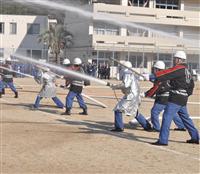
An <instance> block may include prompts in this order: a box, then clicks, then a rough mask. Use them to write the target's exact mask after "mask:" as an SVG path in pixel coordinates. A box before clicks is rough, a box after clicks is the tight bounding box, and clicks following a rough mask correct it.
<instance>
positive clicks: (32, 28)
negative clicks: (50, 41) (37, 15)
mask: <svg viewBox="0 0 200 174" xmlns="http://www.w3.org/2000/svg"><path fill="white" fill-rule="evenodd" d="M27 34H40V24H27Z"/></svg>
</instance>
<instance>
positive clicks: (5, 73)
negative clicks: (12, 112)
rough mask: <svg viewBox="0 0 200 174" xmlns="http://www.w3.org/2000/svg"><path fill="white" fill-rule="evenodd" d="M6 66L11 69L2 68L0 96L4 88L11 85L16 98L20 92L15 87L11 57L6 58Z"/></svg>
mask: <svg viewBox="0 0 200 174" xmlns="http://www.w3.org/2000/svg"><path fill="white" fill-rule="evenodd" d="M4 67H5V68H7V69H10V71H9V70H6V69H2V70H1V72H2V77H1V78H2V80H1V84H0V97H1V95H2V94H3V93H5V92H4V90H5V89H4V88H5V87H9V88H10V89H11V90H12V91H13V92H14V94H15V96H14V97H15V98H18V92H17V89H16V88H15V85H14V83H13V72H12V67H11V58H8V59H6V64H5V65H4Z"/></svg>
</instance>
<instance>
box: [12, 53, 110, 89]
mask: <svg viewBox="0 0 200 174" xmlns="http://www.w3.org/2000/svg"><path fill="white" fill-rule="evenodd" d="M13 56H14V57H16V58H17V59H19V60H23V61H26V62H30V63H33V64H35V65H41V66H46V67H49V68H50V69H54V70H57V71H60V72H62V73H63V74H64V75H68V76H72V77H75V78H82V79H83V80H89V81H93V82H96V83H99V84H101V85H107V84H108V82H106V81H103V80H100V79H97V78H94V77H91V76H88V75H85V74H81V73H78V72H75V71H72V70H69V69H66V68H62V67H60V66H57V65H53V64H50V63H44V62H39V61H38V60H36V59H33V58H30V57H25V56H23V55H20V54H13Z"/></svg>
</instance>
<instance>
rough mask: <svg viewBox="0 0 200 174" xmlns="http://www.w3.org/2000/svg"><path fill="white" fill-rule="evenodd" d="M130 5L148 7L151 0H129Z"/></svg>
mask: <svg viewBox="0 0 200 174" xmlns="http://www.w3.org/2000/svg"><path fill="white" fill-rule="evenodd" d="M129 5H130V6H136V7H148V6H149V0H129Z"/></svg>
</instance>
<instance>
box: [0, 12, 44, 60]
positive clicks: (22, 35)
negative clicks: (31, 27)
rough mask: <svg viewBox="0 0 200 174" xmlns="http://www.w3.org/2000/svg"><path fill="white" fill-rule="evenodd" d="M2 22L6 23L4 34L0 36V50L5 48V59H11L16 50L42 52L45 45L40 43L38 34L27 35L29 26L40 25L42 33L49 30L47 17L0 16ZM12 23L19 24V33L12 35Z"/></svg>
mask: <svg viewBox="0 0 200 174" xmlns="http://www.w3.org/2000/svg"><path fill="white" fill-rule="evenodd" d="M0 22H3V23H4V33H2V34H0V38H1V42H0V48H4V57H9V56H10V54H13V52H15V51H16V50H24V51H26V50H27V49H32V50H42V49H43V44H42V43H41V44H39V43H38V34H34V35H29V34H27V24H28V23H35V24H36V23H37V24H40V33H42V32H44V31H46V30H47V29H48V18H47V17H46V16H25V15H0ZM10 23H16V24H17V33H16V34H10Z"/></svg>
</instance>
